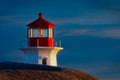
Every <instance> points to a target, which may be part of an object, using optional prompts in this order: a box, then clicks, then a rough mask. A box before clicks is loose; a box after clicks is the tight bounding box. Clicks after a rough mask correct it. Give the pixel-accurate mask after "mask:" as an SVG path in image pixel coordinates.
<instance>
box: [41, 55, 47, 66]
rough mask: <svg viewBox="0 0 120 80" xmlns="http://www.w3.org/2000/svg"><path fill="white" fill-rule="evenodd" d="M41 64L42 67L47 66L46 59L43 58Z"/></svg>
mask: <svg viewBox="0 0 120 80" xmlns="http://www.w3.org/2000/svg"><path fill="white" fill-rule="evenodd" d="M42 64H43V65H47V58H46V57H44V58H43V59H42Z"/></svg>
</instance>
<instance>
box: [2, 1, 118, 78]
mask: <svg viewBox="0 0 120 80" xmlns="http://www.w3.org/2000/svg"><path fill="white" fill-rule="evenodd" d="M40 12H42V13H43V15H44V17H45V19H47V20H49V21H51V22H53V23H54V24H55V25H56V27H55V33H56V34H55V37H56V38H55V39H56V40H62V46H63V47H64V50H63V51H61V53H60V54H58V56H59V57H58V62H59V65H60V66H65V67H70V68H74V69H77V70H80V71H84V72H87V73H90V74H92V75H95V76H96V77H98V78H100V79H101V80H120V58H119V56H120V1H119V0H59V1H57V0H49V1H48V0H29V1H28V0H4V1H2V0H1V1H0V35H1V38H0V44H1V45H0V53H1V56H0V61H19V62H21V61H23V53H21V52H20V51H19V50H18V49H19V48H20V47H19V45H20V44H19V43H20V41H21V40H26V25H27V24H28V23H30V22H31V21H34V20H35V19H37V18H38V13H40Z"/></svg>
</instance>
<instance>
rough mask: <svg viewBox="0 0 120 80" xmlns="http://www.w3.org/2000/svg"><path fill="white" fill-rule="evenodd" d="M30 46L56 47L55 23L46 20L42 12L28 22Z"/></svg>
mask: <svg viewBox="0 0 120 80" xmlns="http://www.w3.org/2000/svg"><path fill="white" fill-rule="evenodd" d="M27 26H28V28H27V29H28V46H30V47H54V24H53V23H51V22H48V21H46V20H45V19H44V18H43V15H42V13H40V14H39V18H38V19H37V20H35V21H33V22H32V23H30V24H28V25H27Z"/></svg>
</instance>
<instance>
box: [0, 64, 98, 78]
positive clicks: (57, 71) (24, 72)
mask: <svg viewBox="0 0 120 80" xmlns="http://www.w3.org/2000/svg"><path fill="white" fill-rule="evenodd" d="M0 80H97V79H96V78H94V77H92V76H90V75H89V74H87V73H83V72H80V71H76V70H73V69H68V68H61V67H52V66H45V65H36V64H25V63H13V62H4V63H0Z"/></svg>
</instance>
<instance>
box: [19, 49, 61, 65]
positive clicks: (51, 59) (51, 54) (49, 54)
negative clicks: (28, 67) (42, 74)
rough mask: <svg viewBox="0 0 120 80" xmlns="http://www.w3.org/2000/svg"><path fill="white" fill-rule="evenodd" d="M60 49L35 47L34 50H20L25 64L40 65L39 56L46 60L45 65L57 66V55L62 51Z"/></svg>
mask: <svg viewBox="0 0 120 80" xmlns="http://www.w3.org/2000/svg"><path fill="white" fill-rule="evenodd" d="M62 49H63V48H60V47H52V48H49V47H36V48H22V49H20V50H21V51H23V52H24V53H25V62H27V63H38V64H42V59H40V57H39V56H42V57H46V58H47V65H51V66H57V56H56V55H57V53H58V52H59V51H60V50H62Z"/></svg>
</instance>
